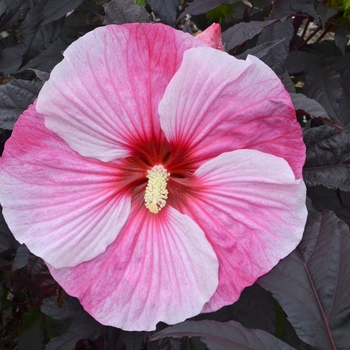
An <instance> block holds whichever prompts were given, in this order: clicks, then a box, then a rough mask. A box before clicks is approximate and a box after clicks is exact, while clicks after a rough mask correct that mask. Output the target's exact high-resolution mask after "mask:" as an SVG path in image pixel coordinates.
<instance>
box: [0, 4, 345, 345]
mask: <svg viewBox="0 0 350 350" xmlns="http://www.w3.org/2000/svg"><path fill="white" fill-rule="evenodd" d="M349 8H350V1H348V0H332V1H330V0H327V1H324V0H323V1H322V0H277V1H268V0H249V1H248V0H242V1H239V0H236V1H234V0H193V1H182V0H146V1H144V0H134V2H133V1H132V0H113V1H112V2H111V3H109V4H107V1H103V0H60V1H56V0H1V2H0V38H1V39H0V53H1V54H0V80H1V85H0V128H1V129H0V137H1V138H0V141H1V150H2V149H3V144H4V142H5V141H6V140H7V139H8V137H9V136H10V135H11V129H12V128H13V125H14V123H15V122H16V120H17V118H18V116H19V115H20V114H21V113H22V112H23V111H24V110H25V109H26V108H27V106H28V105H29V104H30V103H32V102H33V101H34V99H35V98H36V96H37V94H38V92H39V91H40V88H41V87H42V85H43V82H45V81H46V80H47V79H48V77H49V74H50V72H51V70H52V69H53V67H54V66H55V65H56V64H57V63H58V62H59V61H60V60H61V59H62V58H63V56H62V51H64V50H65V48H66V47H67V46H68V45H70V44H71V43H72V42H73V41H74V40H76V39H77V38H79V37H80V36H82V35H84V34H85V33H87V32H89V31H91V30H93V29H94V28H96V27H98V26H102V25H105V24H111V23H118V24H120V23H126V22H149V21H157V22H159V21H160V22H163V23H166V24H168V25H170V26H173V27H175V28H177V29H179V30H184V31H187V32H191V33H194V32H197V31H198V30H204V29H205V28H207V27H208V26H209V25H210V24H211V23H213V22H219V23H220V24H221V27H222V31H223V42H224V43H225V47H226V50H227V51H228V52H229V54H231V55H234V56H236V57H239V58H245V57H246V56H247V54H253V55H255V56H257V57H259V58H260V59H261V60H263V61H264V62H265V63H266V64H268V65H269V66H270V67H271V68H272V69H273V70H274V71H275V72H276V74H277V75H278V76H279V77H280V79H281V80H282V82H283V83H284V85H285V87H286V89H287V90H288V92H289V93H290V95H291V98H292V101H293V103H294V106H295V109H296V114H297V118H298V120H299V122H300V124H301V125H302V127H303V129H304V140H305V144H306V147H307V160H306V163H305V167H304V180H305V182H306V184H307V187H308V208H309V218H308V222H307V225H306V229H305V233H304V238H303V240H302V242H301V243H300V244H299V246H298V247H297V249H296V250H295V251H294V252H292V253H291V254H290V255H289V256H288V257H286V258H285V259H284V260H282V261H281V262H280V263H279V264H278V265H277V266H276V267H275V268H274V269H273V270H272V271H271V272H270V273H268V274H267V275H265V276H263V277H261V278H260V279H259V280H258V281H257V283H255V284H254V285H253V286H251V287H249V288H246V289H245V290H244V292H243V293H242V295H241V297H240V299H239V300H238V301H237V302H236V303H235V304H233V305H231V306H227V307H224V308H222V309H221V310H219V311H217V312H215V313H212V314H202V315H199V316H197V317H195V318H193V319H192V320H188V321H186V322H183V323H182V324H179V325H175V326H167V325H165V324H159V325H158V329H157V331H155V332H151V333H146V332H125V331H122V330H119V329H116V328H112V327H107V326H103V325H101V324H99V323H98V322H97V321H95V320H94V319H93V318H92V317H91V316H89V315H88V314H87V313H86V312H85V311H84V310H83V308H82V307H81V306H80V304H79V301H78V300H77V299H75V298H72V297H70V296H68V295H67V294H65V292H64V291H63V290H62V288H60V286H59V285H58V284H57V283H56V282H55V281H54V280H53V279H52V277H51V276H50V274H49V272H48V269H47V267H46V265H45V263H44V262H43V261H42V260H41V259H40V258H37V257H35V256H34V255H32V254H31V253H30V252H29V251H28V249H27V248H26V247H25V246H24V245H20V244H19V243H18V242H17V241H16V240H15V239H14V237H13V236H12V234H11V232H10V231H9V229H8V227H7V225H6V223H5V221H4V219H3V218H2V216H1V218H0V272H1V275H0V306H1V316H2V317H1V320H0V322H1V327H0V350H12V349H19V350H28V349H30V350H37V349H38V350H39V349H48V350H56V349H62V350H66V349H79V350H82V349H108V350H109V349H110V350H114V349H116V350H117V349H118V350H119V349H127V350H140V349H149V350H170V349H172V350H180V349H181V350H185V349H187V350H190V349H200V350H201V349H203V350H204V349H206V348H208V349H211V350H219V349H258V350H263V349H269V350H270V349H310V350H311V349H317V350H328V349H344V350H346V349H349V348H350V298H349V286H350V233H349V225H350V211H349V209H350V192H349V191H350V172H349V168H350V134H349V129H350V49H349V45H348V41H349V35H350V25H349V12H350V11H348V9H349ZM72 11H73V12H72ZM276 127H278V126H276Z"/></svg>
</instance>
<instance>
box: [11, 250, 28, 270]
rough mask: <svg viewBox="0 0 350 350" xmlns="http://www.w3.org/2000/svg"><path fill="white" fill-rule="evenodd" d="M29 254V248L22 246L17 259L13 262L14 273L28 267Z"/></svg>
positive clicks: (17, 252)
mask: <svg viewBox="0 0 350 350" xmlns="http://www.w3.org/2000/svg"><path fill="white" fill-rule="evenodd" d="M29 254H30V251H29V249H28V248H27V246H26V245H25V244H21V245H20V246H19V247H18V249H17V251H16V255H15V259H14V260H13V264H12V271H15V270H18V269H21V268H22V267H25V266H27V265H28V258H29Z"/></svg>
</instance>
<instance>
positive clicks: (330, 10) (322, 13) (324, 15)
mask: <svg viewBox="0 0 350 350" xmlns="http://www.w3.org/2000/svg"><path fill="white" fill-rule="evenodd" d="M338 12H339V9H338V7H327V6H326V5H325V4H324V3H319V4H318V5H317V13H318V15H319V17H320V19H321V23H322V27H323V28H325V26H326V22H327V21H328V20H329V19H330V18H331V17H333V16H334V15H336V14H337V13H338Z"/></svg>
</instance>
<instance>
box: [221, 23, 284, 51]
mask: <svg viewBox="0 0 350 350" xmlns="http://www.w3.org/2000/svg"><path fill="white" fill-rule="evenodd" d="M277 21H278V20H277V19H273V20H269V21H251V22H248V23H246V22H242V23H238V24H236V25H234V26H232V27H230V28H229V29H227V30H225V31H224V32H223V33H222V41H223V42H224V43H225V49H226V50H227V51H230V50H232V49H233V48H235V47H236V46H239V45H242V44H243V43H245V42H246V41H247V40H249V39H252V38H253V37H254V36H255V35H257V34H260V33H261V31H262V30H263V29H264V28H266V27H268V26H270V25H271V24H273V23H275V22H277Z"/></svg>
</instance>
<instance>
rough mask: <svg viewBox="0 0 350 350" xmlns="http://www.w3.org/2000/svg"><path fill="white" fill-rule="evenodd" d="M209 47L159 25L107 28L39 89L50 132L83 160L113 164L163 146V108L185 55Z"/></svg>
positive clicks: (74, 49) (86, 40) (85, 40)
mask: <svg viewBox="0 0 350 350" xmlns="http://www.w3.org/2000/svg"><path fill="white" fill-rule="evenodd" d="M198 46H205V44H204V43H202V42H200V41H199V40H197V39H195V38H194V37H192V36H191V35H189V34H186V33H182V32H180V31H175V30H174V29H173V28H171V27H169V26H165V25H162V24H149V23H142V24H125V25H108V26H105V27H101V28H97V29H95V30H94V31H92V32H90V33H88V34H86V35H85V36H83V37H82V38H80V39H78V40H77V41H76V42H74V43H73V44H72V45H71V46H69V47H68V49H67V50H66V51H65V53H64V56H65V58H64V59H63V61H62V62H61V63H59V64H58V65H57V66H56V67H55V68H54V69H53V71H52V73H51V76H50V80H49V81H48V82H46V83H45V85H44V87H43V89H42V90H41V92H40V94H39V98H38V103H37V111H38V112H39V113H40V114H42V115H43V116H44V117H45V125H46V127H47V128H48V129H49V130H52V131H54V132H55V133H57V134H58V135H59V136H61V137H62V138H63V139H64V140H65V141H66V142H67V143H68V144H69V145H70V146H71V147H72V148H73V149H74V150H75V151H77V152H78V153H80V154H81V155H83V156H86V157H93V158H97V159H100V160H102V161H111V160H114V159H117V158H123V157H126V156H128V155H130V154H131V152H132V151H133V148H135V147H137V146H139V145H140V143H144V144H145V143H147V142H149V141H151V140H152V142H161V141H162V140H163V141H164V135H163V133H162V132H161V130H160V127H159V116H158V111H157V108H158V104H159V101H160V99H161V98H162V96H163V94H164V90H165V88H166V86H167V84H168V83H169V81H170V79H171V78H172V76H173V75H174V73H175V72H176V70H177V69H178V67H179V65H180V63H181V60H182V57H183V53H184V51H185V50H187V49H189V48H191V47H198Z"/></svg>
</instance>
